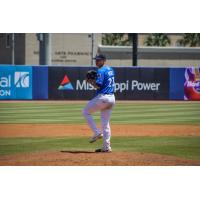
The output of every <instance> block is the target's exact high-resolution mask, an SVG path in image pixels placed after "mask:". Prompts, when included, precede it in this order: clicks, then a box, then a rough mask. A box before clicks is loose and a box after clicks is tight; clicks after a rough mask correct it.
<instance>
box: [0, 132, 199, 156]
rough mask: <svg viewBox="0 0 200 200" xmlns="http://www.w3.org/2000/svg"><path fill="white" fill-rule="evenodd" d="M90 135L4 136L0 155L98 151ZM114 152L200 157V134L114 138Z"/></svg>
mask: <svg viewBox="0 0 200 200" xmlns="http://www.w3.org/2000/svg"><path fill="white" fill-rule="evenodd" d="M101 143H102V141H98V142H96V143H94V144H89V143H88V138H86V137H53V138H52V137H51V138H0V156H2V155H11V154H16V153H28V152H40V151H72V150H74V151H94V149H95V148H99V147H101ZM112 148H113V151H126V152H127V151H128V152H143V153H157V154H162V155H172V156H178V157H182V158H189V159H195V160H200V137H190V136H188V137H113V138H112Z"/></svg>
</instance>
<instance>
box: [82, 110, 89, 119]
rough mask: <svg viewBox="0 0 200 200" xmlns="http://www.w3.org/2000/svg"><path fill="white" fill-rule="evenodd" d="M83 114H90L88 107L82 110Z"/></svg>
mask: <svg viewBox="0 0 200 200" xmlns="http://www.w3.org/2000/svg"><path fill="white" fill-rule="evenodd" d="M82 114H83V116H84V117H85V116H87V115H89V112H88V110H87V108H84V109H83V110H82Z"/></svg>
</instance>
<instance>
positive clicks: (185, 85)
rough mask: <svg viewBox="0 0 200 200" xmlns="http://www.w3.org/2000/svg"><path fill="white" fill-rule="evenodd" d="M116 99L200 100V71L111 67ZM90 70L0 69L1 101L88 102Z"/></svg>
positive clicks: (23, 67)
mask: <svg viewBox="0 0 200 200" xmlns="http://www.w3.org/2000/svg"><path fill="white" fill-rule="evenodd" d="M113 68H114V71H115V74H116V79H115V82H116V85H115V90H116V93H115V94H116V99H119V100H200V67H199V68H194V67H188V68H173V67H169V68H158V67H155V68H153V67H151V68H150V67H113ZM89 69H95V68H93V67H67V66H66V67H63V66H6V65H4V66H0V99H13V100H16V99H19V100H23V99H33V100H48V99H49V100H88V99H91V98H92V97H93V96H94V95H95V89H94V88H93V87H92V86H91V85H90V84H88V83H86V81H85V74H86V72H87V71H88V70H89Z"/></svg>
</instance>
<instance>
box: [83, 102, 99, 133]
mask: <svg viewBox="0 0 200 200" xmlns="http://www.w3.org/2000/svg"><path fill="white" fill-rule="evenodd" d="M95 102H96V100H95V99H92V100H91V101H89V102H88V104H87V105H86V106H85V108H84V109H83V111H82V113H83V116H84V117H85V119H86V120H87V123H88V125H89V127H90V128H91V129H92V131H93V133H94V135H99V134H100V133H101V131H100V130H99V129H98V128H97V126H96V124H95V121H94V119H93V117H92V115H91V114H92V113H94V112H97V111H98V110H99V107H98V105H96V103H95Z"/></svg>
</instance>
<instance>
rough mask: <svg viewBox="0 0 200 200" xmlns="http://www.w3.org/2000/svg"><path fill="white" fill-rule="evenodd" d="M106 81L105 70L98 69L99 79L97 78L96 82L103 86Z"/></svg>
mask: <svg viewBox="0 0 200 200" xmlns="http://www.w3.org/2000/svg"><path fill="white" fill-rule="evenodd" d="M103 81H104V72H103V71H102V70H98V71H97V79H96V84H97V85H98V86H102V85H103Z"/></svg>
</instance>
